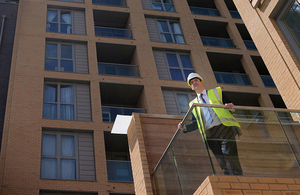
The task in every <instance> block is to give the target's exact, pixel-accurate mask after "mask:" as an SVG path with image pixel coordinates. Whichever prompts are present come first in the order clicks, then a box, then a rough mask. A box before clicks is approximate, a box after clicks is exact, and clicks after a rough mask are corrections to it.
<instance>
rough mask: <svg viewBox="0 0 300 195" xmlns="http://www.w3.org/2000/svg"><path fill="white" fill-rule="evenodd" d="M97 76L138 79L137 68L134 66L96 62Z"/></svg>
mask: <svg viewBox="0 0 300 195" xmlns="http://www.w3.org/2000/svg"><path fill="white" fill-rule="evenodd" d="M98 74H104V75H118V76H128V77H139V76H140V74H139V67H138V66H136V65H126V64H113V63H103V62H98Z"/></svg>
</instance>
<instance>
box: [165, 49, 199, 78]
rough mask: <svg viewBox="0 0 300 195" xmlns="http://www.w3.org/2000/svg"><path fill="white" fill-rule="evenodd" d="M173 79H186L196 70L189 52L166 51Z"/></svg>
mask: <svg viewBox="0 0 300 195" xmlns="http://www.w3.org/2000/svg"><path fill="white" fill-rule="evenodd" d="M166 58H167V62H168V65H169V70H170V75H171V79H172V80H179V81H185V80H186V78H187V76H188V75H189V74H190V73H191V72H194V68H193V66H192V62H191V59H190V56H189V55H187V54H178V53H166Z"/></svg>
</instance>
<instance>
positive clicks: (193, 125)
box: [178, 115, 198, 133]
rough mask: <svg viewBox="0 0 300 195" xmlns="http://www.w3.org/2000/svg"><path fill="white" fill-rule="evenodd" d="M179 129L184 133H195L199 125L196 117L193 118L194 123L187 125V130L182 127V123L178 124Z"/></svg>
mask: <svg viewBox="0 0 300 195" xmlns="http://www.w3.org/2000/svg"><path fill="white" fill-rule="evenodd" d="M178 129H180V130H182V131H183V133H188V132H191V131H195V130H197V129H198V124H197V120H196V118H195V117H194V115H193V118H192V122H191V123H189V124H186V125H185V128H184V127H183V126H182V122H180V123H179V124H178Z"/></svg>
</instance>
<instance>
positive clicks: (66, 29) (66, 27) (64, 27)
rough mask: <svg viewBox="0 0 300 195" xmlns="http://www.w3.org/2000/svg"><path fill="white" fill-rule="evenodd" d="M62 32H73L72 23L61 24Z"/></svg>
mask: <svg viewBox="0 0 300 195" xmlns="http://www.w3.org/2000/svg"><path fill="white" fill-rule="evenodd" d="M60 32H61V33H67V34H72V25H69V24H61V25H60Z"/></svg>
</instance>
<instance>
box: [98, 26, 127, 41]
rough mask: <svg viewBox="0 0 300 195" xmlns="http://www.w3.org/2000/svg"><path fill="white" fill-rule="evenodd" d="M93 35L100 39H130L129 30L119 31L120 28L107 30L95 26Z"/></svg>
mask: <svg viewBox="0 0 300 195" xmlns="http://www.w3.org/2000/svg"><path fill="white" fill-rule="evenodd" d="M95 35H96V36H101V37H115V38H125V39H131V38H132V35H131V30H129V29H121V28H107V27H99V26H95Z"/></svg>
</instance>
